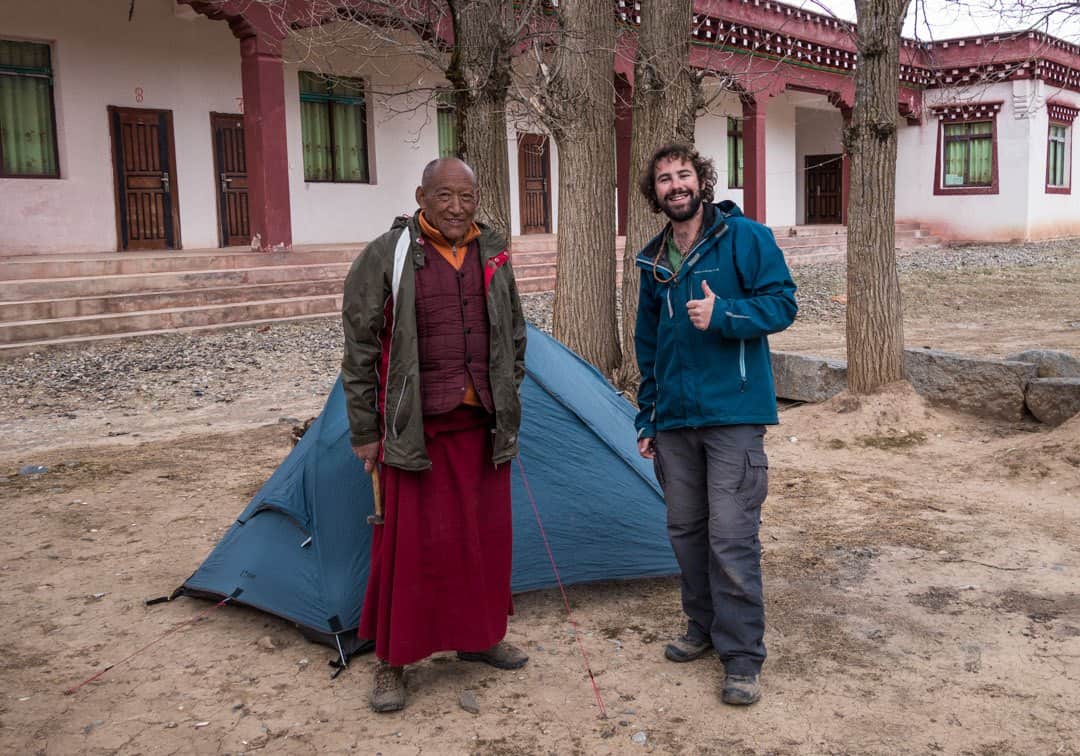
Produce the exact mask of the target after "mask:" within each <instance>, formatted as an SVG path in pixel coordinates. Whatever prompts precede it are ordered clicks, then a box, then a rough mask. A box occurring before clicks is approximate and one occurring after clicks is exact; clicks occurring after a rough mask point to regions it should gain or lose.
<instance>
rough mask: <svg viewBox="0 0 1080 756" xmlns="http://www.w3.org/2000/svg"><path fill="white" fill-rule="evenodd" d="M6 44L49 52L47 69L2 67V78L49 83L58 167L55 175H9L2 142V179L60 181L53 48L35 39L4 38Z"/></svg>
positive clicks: (54, 155)
mask: <svg viewBox="0 0 1080 756" xmlns="http://www.w3.org/2000/svg"><path fill="white" fill-rule="evenodd" d="M3 41H4V42H23V43H26V44H31V45H41V46H42V47H44V48H46V49H48V51H49V67H48V68H47V69H19V68H18V67H16V66H3V65H0V76H26V77H31V78H44V79H45V80H47V81H48V83H49V119H50V123H51V125H52V153H53V155H52V156H53V164H54V165H55V166H56V172H55V173H8V172H6V171H5V170H4V155H3V150H4V145H3V142H2V141H0V179H60V178H63V177H62V175H61V171H60V144H59V142H60V134H59V131H58V129H57V128H56V86H55V83H54V82H55V78H56V77H55V76H54V73H53V71H54V69H53V46H52V44H51V43H49V42H39V41H37V40H33V39H14V38H11V37H4V38H3Z"/></svg>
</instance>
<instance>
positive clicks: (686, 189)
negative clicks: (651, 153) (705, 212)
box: [653, 157, 701, 222]
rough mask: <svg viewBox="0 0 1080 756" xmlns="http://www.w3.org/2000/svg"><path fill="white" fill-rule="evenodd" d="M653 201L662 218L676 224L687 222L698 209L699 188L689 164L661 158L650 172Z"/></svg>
mask: <svg viewBox="0 0 1080 756" xmlns="http://www.w3.org/2000/svg"><path fill="white" fill-rule="evenodd" d="M653 186H654V187H655V190H656V201H657V204H659V205H660V209H661V210H663V211H664V215H666V216H667V217H669V218H671V220H673V221H676V222H679V221H685V220H690V219H691V218H693V217H694V216H695V215H697V213H698V211H699V210H700V209H701V185H700V182H699V181H698V175H697V171H696V170H694V166H693V164H692V163H690V161H688V160H683V159H682V158H680V157H670V158H662V159H661V160H659V161H657V163H656V167H655V168H653Z"/></svg>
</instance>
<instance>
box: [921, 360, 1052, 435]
mask: <svg viewBox="0 0 1080 756" xmlns="http://www.w3.org/2000/svg"><path fill="white" fill-rule="evenodd" d="M904 372H905V373H906V375H907V379H908V380H909V381H911V385H912V386H914V387H915V390H916V391H917V392H919V394H921V395H922V396H923V397H924V398H926V399H927V400H928V401H930V402H933V403H935V404H940V405H943V406H945V407H952V408H953V409H958V410H960V411H962V412H969V413H971V414H973V415H979V416H982V417H993V418H998V419H1001V420H1012V421H1017V420H1022V419H1023V417H1024V409H1025V404H1024V391H1025V389H1026V387H1027V385H1028V382H1029V381H1032V380H1034V379H1035V378H1036V377H1037V372H1038V371H1037V368H1036V367H1035V365H1033V364H1031V363H1026V362H1011V361H1007V360H990V359H984V358H978V357H969V356H966V355H962V354H951V353H949V352H939V351H937V350H934V349H905V350H904Z"/></svg>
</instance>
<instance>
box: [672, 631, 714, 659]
mask: <svg viewBox="0 0 1080 756" xmlns="http://www.w3.org/2000/svg"><path fill="white" fill-rule="evenodd" d="M710 648H712V641H711V640H709V639H707V638H706V639H705V640H694V639H693V638H691V637H690V636H689V635H684V636H682V637H681V638H676V639H675V640H673V641H671V643H669V644H667V645H666V646H664V656H666V657H667V658H668V660H669V661H673V662H688V661H693V660H694V659H700V658H701V657H702V656H704V655H705V654H707V653H708V652H709V649H710Z"/></svg>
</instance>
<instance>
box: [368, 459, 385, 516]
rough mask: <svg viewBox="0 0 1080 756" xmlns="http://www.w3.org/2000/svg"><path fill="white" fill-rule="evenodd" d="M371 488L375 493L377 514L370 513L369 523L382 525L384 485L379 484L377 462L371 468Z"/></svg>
mask: <svg viewBox="0 0 1080 756" xmlns="http://www.w3.org/2000/svg"><path fill="white" fill-rule="evenodd" d="M371 490H372V493H374V494H375V514H372V515H368V518H367V523H368V525H372V526H374V525H382V524H383V516H382V512H383V509H382V486H380V485H379V466H378V465H377V464H376V465H375V467H372V468H371Z"/></svg>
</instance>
